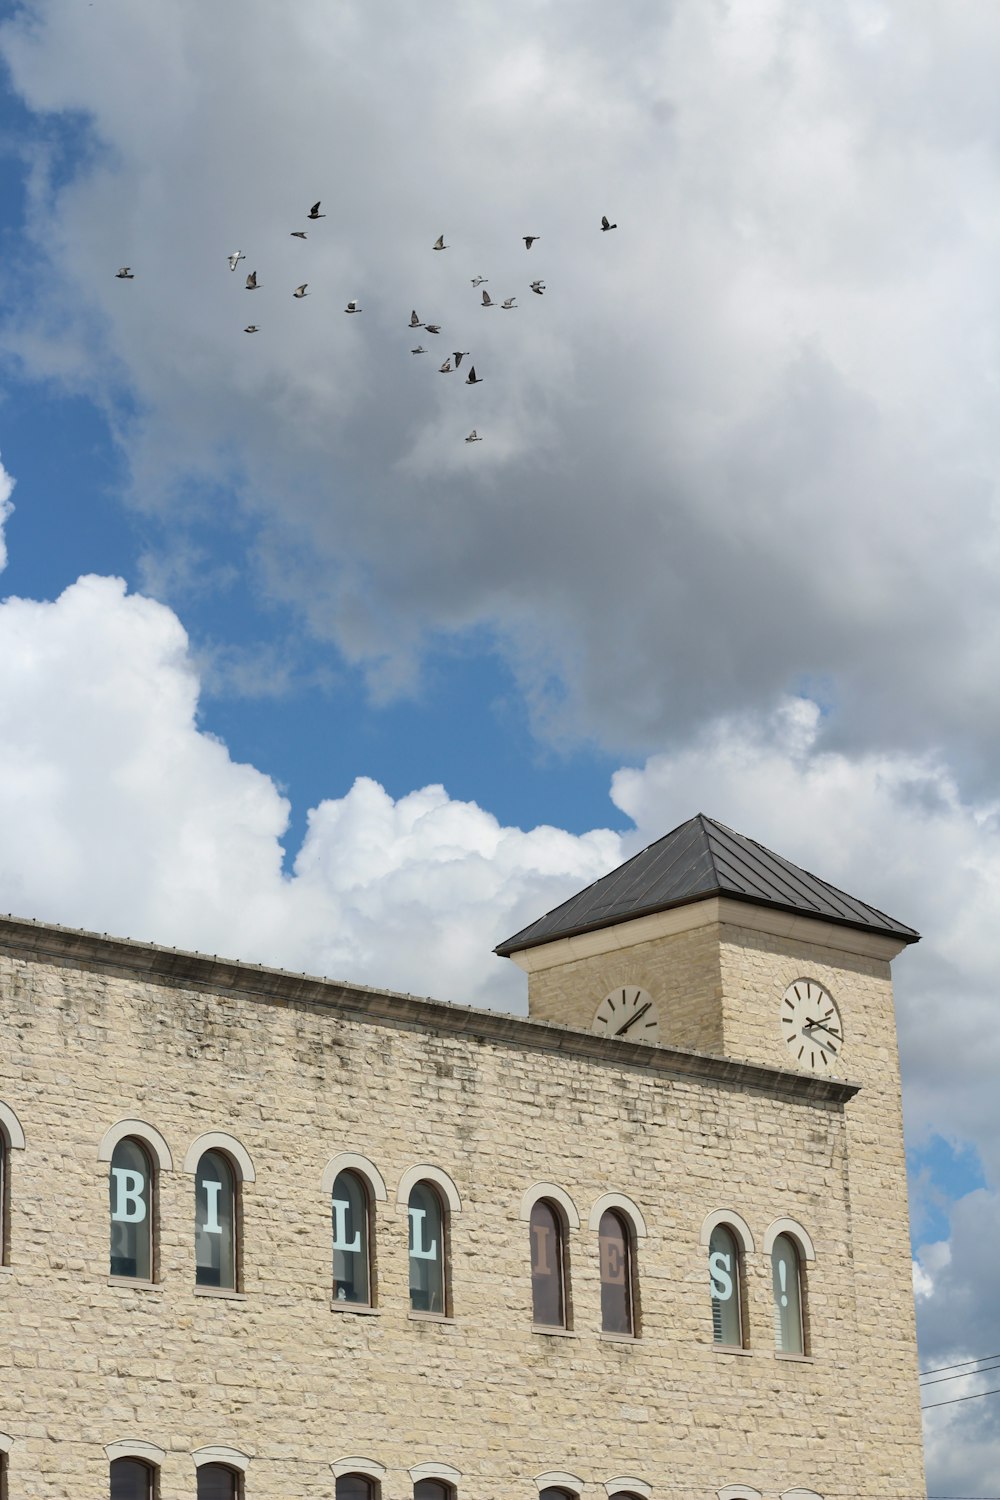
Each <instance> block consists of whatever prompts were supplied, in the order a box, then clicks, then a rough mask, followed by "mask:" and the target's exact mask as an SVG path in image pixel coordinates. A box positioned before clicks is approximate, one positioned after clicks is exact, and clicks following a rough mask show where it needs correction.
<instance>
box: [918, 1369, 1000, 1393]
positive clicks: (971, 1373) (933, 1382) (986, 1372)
mask: <svg viewBox="0 0 1000 1500" xmlns="http://www.w3.org/2000/svg"><path fill="white" fill-rule="evenodd" d="M991 1370H1000V1365H984V1366H983V1368H982V1369H981V1370H966V1371H965V1372H964V1374H961V1375H941V1376H940V1377H939V1378H938V1379H937V1380H925V1381H924V1382H923V1384H922V1385H921V1387H920V1389H921V1390H924V1389H925V1388H926V1387H927V1386H929V1385H944V1383H945V1381H946V1380H971V1379H972V1377H973V1376H974V1375H989V1373H990V1371H991Z"/></svg>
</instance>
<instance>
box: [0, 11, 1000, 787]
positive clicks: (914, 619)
mask: <svg viewBox="0 0 1000 1500" xmlns="http://www.w3.org/2000/svg"><path fill="white" fill-rule="evenodd" d="M0 50H2V53H3V56H4V58H5V59H6V62H7V65H8V67H9V69H10V74H11V78H12V81H13V84H14V87H15V89H16V90H17V91H18V93H19V94H20V96H21V97H22V98H23V99H24V101H25V102H26V103H27V105H28V106H29V108H30V109H32V110H33V111H35V112H36V114H37V115H39V116H40V117H45V116H48V115H59V114H60V113H62V112H66V111H77V112H79V113H78V114H76V115H74V130H75V131H76V132H77V134H79V131H80V129H81V128H87V129H88V131H89V133H87V134H86V136H85V137H84V138H85V140H86V145H87V149H86V150H85V151H84V152H82V153H78V154H76V155H75V156H73V157H72V158H71V159H69V160H67V159H66V158H61V159H60V161H59V175H58V176H54V175H53V173H52V171H50V170H48V169H47V167H46V159H45V155H44V149H43V145H42V144H41V143H40V144H39V148H38V156H37V168H36V177H35V186H34V194H33V197H32V200H31V208H30V230H31V233H32V235H33V237H34V242H35V244H34V249H33V252H32V255H33V259H32V263H31V270H32V278H31V282H30V284H26V285H25V287H24V296H23V297H21V298H19V312H18V314H17V318H16V320H14V321H12V323H11V325H10V326H9V327H8V330H7V331H8V335H9V337H10V339H11V340H12V341H13V345H14V347H15V348H17V349H18V350H19V351H20V353H21V355H22V357H23V358H24V359H25V361H26V362H27V365H28V367H29V368H30V369H32V370H33V371H36V372H39V373H46V374H47V373H56V374H58V375H59V376H60V378H62V379H65V380H67V381H69V382H70V383H72V382H73V381H74V380H75V381H76V382H77V383H78V385H79V386H80V387H81V388H86V389H87V390H88V391H90V392H92V393H93V394H94V395H95V396H96V397H97V398H98V399H100V400H102V401H104V402H105V403H106V404H107V407H108V410H109V412H110V413H111V415H112V419H113V420H114V422H115V424H116V430H117V431H118V433H119V434H120V438H121V441H122V443H123V445H124V447H125V449H126V451H127V454H128V456H129V459H130V462H131V464H132V469H133V474H134V479H135V495H136V499H137V501H141V503H142V504H144V505H146V506H147V507H150V508H152V509H153V510H159V511H160V513H162V514H166V515H169V535H170V537H171V538H172V539H173V540H175V541H176V542H177V545H179V546H180V547H181V548H182V549H183V546H184V543H183V539H182V537H181V532H182V531H183V528H184V524H185V516H186V515H187V516H189V517H190V516H191V515H192V514H193V513H194V512H196V510H197V505H196V503H195V502H194V501H193V500H192V499H191V495H190V492H189V491H186V490H185V488H184V481H185V479H189V478H191V477H195V478H197V479H199V480H202V481H204V480H209V481H212V482H215V483H219V484H224V485H229V486H231V487H232V497H233V498H232V503H233V505H234V506H236V507H238V508H239V510H240V511H241V513H242V517H243V519H244V520H245V521H247V522H249V524H250V526H251V527H252V528H253V530H254V534H255V536H256V539H257V549H256V556H257V565H258V568H259V581H260V582H261V584H262V586H264V587H266V588H267V589H268V590H270V591H271V592H272V593H273V594H276V595H282V596H286V597H288V598H289V599H290V600H291V602H292V603H293V605H294V606H295V608H296V609H297V610H299V611H300V613H301V616H302V618H303V619H304V620H305V621H306V622H307V623H308V625H309V627H310V628H311V629H312V631H313V632H315V634H316V635H317V636H319V637H320V638H324V639H327V640H329V641H330V642H331V643H332V644H333V645H334V646H335V647H336V648H337V649H338V650H339V651H340V652H342V653H343V654H344V655H345V656H346V657H347V658H349V659H350V660H351V661H353V662H357V663H360V664H362V665H363V666H365V667H366V669H368V670H369V671H370V673H371V674H372V680H373V684H374V685H375V687H376V689H377V691H378V692H380V693H383V694H388V693H392V692H398V691H401V690H409V689H410V688H411V687H412V681H413V674H414V666H415V663H416V661H418V660H419V655H420V652H421V649H422V648H423V646H424V645H426V642H427V641H428V640H430V639H432V638H436V636H437V635H438V633H440V632H445V633H447V632H458V631H463V630H465V629H467V628H469V627H471V626H474V625H478V626H485V627H487V628H488V629H489V630H490V631H492V632H493V636H494V639H495V640H496V642H497V645H498V649H501V650H502V651H504V652H505V653H506V655H507V656H508V659H509V660H510V661H511V662H512V663H513V665H514V667H515V670H516V671H517V673H518V674H519V678H520V681H521V683H522V687H523V689H524V692H525V694H526V695H527V697H528V699H529V701H530V702H531V703H532V705H533V706H534V709H535V712H536V722H537V724H538V725H539V726H540V727H543V728H544V729H545V731H546V732H548V733H550V734H569V735H578V734H586V735H589V736H591V737H594V738H597V739H601V740H603V741H604V743H605V744H611V745H614V746H622V747H628V748H629V749H630V750H633V751H634V750H635V749H636V748H637V747H638V748H640V749H643V748H645V749H648V748H656V747H659V746H661V745H663V744H664V743H672V744H678V743H682V742H683V741H684V740H685V739H690V738H691V737H692V736H693V735H695V734H696V733H697V732H698V729H699V728H700V727H701V726H703V725H705V724H708V723H711V722H713V721H714V720H715V719H716V718H717V717H718V715H719V714H720V713H724V712H729V711H732V710H734V709H739V708H745V709H751V708H756V707H760V706H761V705H770V706H771V707H775V706H776V705H777V704H778V703H779V702H780V701H781V699H782V697H783V695H785V694H786V693H787V692H788V691H789V690H801V689H803V688H805V689H806V690H807V691H809V692H811V693H814V694H816V695H818V696H819V697H821V698H822V699H823V701H824V702H825V703H827V704H828V705H831V706H835V708H836V714H835V715H831V716H830V717H829V718H828V719H827V720H825V721H824V727H825V729H826V732H827V733H828V734H829V735H830V737H831V741H832V742H835V743H840V744H842V745H844V746H866V745H867V746H870V745H873V744H875V745H887V744H904V745H906V744H909V745H919V744H922V743H923V742H925V741H926V740H927V739H928V738H929V737H932V738H933V739H935V740H936V741H938V740H939V741H940V742H942V743H943V744H945V745H946V747H947V749H948V753H949V755H950V757H951V758H952V760H953V763H954V764H955V766H956V768H957V769H959V770H961V771H962V772H963V774H965V775H969V774H970V772H974V773H975V774H976V775H977V776H978V777H979V778H980V779H981V781H982V782H983V783H984V784H986V783H988V782H989V781H990V779H991V778H992V776H993V774H994V770H993V767H992V765H991V764H990V763H989V762H988V758H987V757H986V756H985V755H983V754H981V753H980V748H979V747H980V746H981V745H982V743H983V740H984V737H988V738H990V739H992V738H995V736H996V733H997V730H998V729H1000V721H998V714H1000V708H998V702H997V699H996V695H990V694H984V693H983V692H982V691H981V689H980V684H981V682H982V681H983V673H984V671H985V670H987V669H988V668H989V667H990V666H991V664H992V663H993V662H994V661H995V660H996V659H997V655H998V650H1000V612H998V608H997V593H996V589H995V587H994V579H995V572H996V564H997V557H998V545H997V504H996V485H995V475H996V473H997V472H998V460H1000V451H998V443H1000V436H998V429H997V424H996V422H995V420H994V409H995V373H994V372H995V369H996V364H997V358H998V352H1000V351H998V347H997V340H998V337H1000V288H998V285H997V282H996V277H995V274H994V268H995V265H996V261H997V255H998V251H1000V245H998V238H1000V229H998V226H997V222H996V218H995V216H994V215H992V214H991V213H989V212H988V211H987V210H986V209H985V208H983V207H981V205H985V204H989V203H991V202H992V201H994V199H995V195H996V186H997V184H996V151H995V109H994V99H993V90H992V87H991V86H990V84H989V80H990V79H991V78H992V77H993V76H994V75H995V70H996V66H997V64H998V62H1000V19H998V18H997V16H996V15H995V14H992V13H990V12H988V11H986V10H984V9H982V8H978V9H977V8H975V7H968V6H966V7H950V8H946V9H942V8H941V7H939V6H935V5H932V4H930V3H929V0H917V3H910V0H908V3H906V4H905V5H903V4H893V3H890V0H886V3H885V4H877V3H874V0H872V3H869V0H853V3H851V4H847V5H841V6H836V7H819V6H813V7H803V6H801V5H799V4H797V3H795V0H767V3H763V0H762V3H758V4H752V5H740V6H666V7H656V6H652V7H651V6H645V7H634V8H633V9H632V10H631V11H630V12H629V16H628V18H627V20H625V21H624V22H623V20H622V18H621V17H619V16H617V15H616V16H614V17H613V18H612V16H611V14H610V12H609V11H608V10H607V7H606V6H604V5H602V4H600V3H598V0H594V3H589V4H585V5H582V6H578V7H575V8H574V9H573V12H572V14H570V13H569V12H567V11H564V10H561V9H560V8H559V7H548V8H544V9H541V10H540V9H539V7H538V6H537V5H534V4H531V3H530V0H513V3H510V4H505V5H503V6H502V7H500V6H498V5H493V4H483V5H480V6H476V7H474V8H472V9H470V10H468V11H461V12H456V11H455V9H454V7H438V6H425V7H421V8H420V11H419V14H418V13H417V12H413V14H412V15H406V14H404V15H401V16H400V15H395V14H394V22H393V25H392V26H391V27H386V25H385V22H384V15H383V14H382V11H381V10H380V8H379V7H378V6H372V5H370V4H361V3H355V4H345V5H343V6H340V7H338V8H337V10H336V12H333V11H331V8H330V7H329V6H328V5H325V4H323V3H322V0H303V3H301V4H299V5H297V6H296V7H295V8H294V12H293V13H289V14H286V13H285V12H281V13H280V14H279V13H278V12H276V11H275V9H274V8H273V7H272V6H269V5H267V4H266V3H261V0H250V3H247V4H246V5H244V6H243V7H242V8H241V12H240V26H239V28H236V29H234V28H233V27H232V26H231V25H230V24H229V21H228V19H227V18H226V17H225V16H223V15H222V14H221V13H219V14H215V13H214V12H212V13H208V14H206V11H205V7H204V6H200V5H197V4H195V3H194V0H178V3H177V4H175V5H172V6H170V7H159V8H149V7H136V6H134V5H130V4H128V3H127V0H106V3H104V4H102V5H101V6H99V7H91V8H87V7H80V6H78V5H75V4H72V3H70V0H44V3H40V4H38V5H37V6H35V7H34V8H33V9H32V10H31V11H30V12H29V11H27V10H25V11H23V12H21V13H20V14H19V15H17V16H15V17H14V19H13V20H11V21H9V22H8V23H7V24H6V25H5V26H4V27H3V28H2V29H0ZM265 62H266V65H262V64H264V63H265ZM154 74H155V76H157V77H158V78H159V79H161V81H162V86H161V87H159V88H158V89H157V90H156V91H154V92H155V97H154V96H153V95H152V94H151V93H150V91H149V90H148V89H144V88H143V87H142V85H141V82H140V80H142V79H143V78H147V77H149V76H152V75H154ZM331 78H334V79H336V86H335V87H330V86H329V81H330V79H331ZM331 142H332V143H333V145H332V146H331ZM317 196H321V197H325V199H326V203H325V206H326V207H327V209H328V210H329V214H330V217H329V218H328V219H326V220H325V221H321V222H320V224H318V225H316V226H314V232H312V231H311V237H310V240H309V241H308V242H307V243H306V244H304V245H303V244H301V243H299V242H295V241H292V240H291V239H290V238H289V230H290V229H291V228H293V227H296V226H297V225H298V224H299V223H300V222H303V220H302V215H303V212H304V209H305V207H306V206H307V205H308V204H309V203H310V202H311V201H313V199H314V198H315V197H317ZM604 211H607V212H609V213H610V214H611V216H612V217H613V218H615V219H617V221H618V222H619V225H620V227H619V229H618V230H617V231H616V232H615V233H613V234H610V235H602V234H601V233H600V232H599V231H598V229H597V224H598V218H599V215H600V214H601V213H602V212H604ZM442 229H445V230H446V231H447V237H448V239H449V242H450V243H451V245H452V248H451V249H450V250H449V251H447V252H445V253H444V254H443V255H434V254H433V253H432V252H431V251H430V245H431V243H432V241H433V240H434V238H435V237H436V236H437V235H438V234H439V233H440V232H441V231H442ZM527 232H536V233H539V234H541V235H542V238H541V240H540V241H539V243H538V244H537V245H535V246H534V248H533V249H532V251H531V252H530V260H529V258H528V256H527V255H526V253H525V251H524V249H523V246H522V245H521V242H520V239H519V236H520V235H521V234H523V233H527ZM237 245H239V246H240V247H242V248H244V249H246V250H247V252H248V254H249V255H250V256H251V261H252V265H253V268H256V269H257V270H258V272H259V275H260V281H261V287H262V290H261V291H260V292H259V293H256V294H254V296H255V300H254V319H255V321H256V322H258V323H259V324H260V325H261V327H262V332H261V334H260V335H259V336H257V337H256V338H255V339H254V340H252V341H250V340H245V339H244V338H243V335H242V333H241V332H240V329H241V327H242V324H243V323H244V322H245V321H246V319H247V308H246V304H247V302H248V301H249V300H250V298H249V296H248V294H247V293H246V292H244V291H243V289H242V286H241V284H240V278H239V277H238V276H237V277H231V276H230V273H229V271H228V269H227V267H226V264H225V255H226V254H227V253H228V252H229V251H230V250H231V249H233V248H235V247H236V246H237ZM122 260H128V261H130V262H132V263H133V264H134V267H135V270H136V280H135V282H134V283H116V282H115V280H114V277H113V274H112V273H113V269H114V268H115V267H116V266H117V265H118V264H119V263H121V261H122ZM251 261H248V262H247V265H251ZM40 263H42V264H44V265H45V274H44V275H39V274H38V265H39V264H40ZM303 266H305V267H308V269H307V270H303V269H302V267H303ZM529 272H530V274H531V275H532V276H534V275H543V276H545V277H546V279H547V283H548V287H549V291H548V293H547V294H546V296H545V297H544V298H535V297H531V296H530V295H529V294H528V292H527V280H528V276H529ZM477 273H478V274H482V275H485V276H489V277H490V285H491V288H492V289H493V290H494V291H497V292H500V293H501V294H503V293H506V292H516V293H519V294H520V300H521V301H522V303H524V304H525V305H523V306H522V307H521V308H520V310H519V311H518V312H517V313H516V314H512V315H508V314H505V313H499V312H494V313H485V312H483V311H482V310H481V309H480V308H478V307H477V306H476V305H475V298H474V294H473V293H472V292H471V288H470V287H469V285H468V280H469V277H471V276H472V275H474V274H477ZM304 278H305V279H308V280H309V283H310V296H309V298H308V299H307V300H306V301H304V302H303V303H301V304H293V303H292V301H291V297H290V292H291V288H292V287H293V286H294V285H295V284H296V283H297V282H298V281H300V280H302V279H304ZM352 295H358V296H360V297H361V300H362V302H363V305H364V306H365V312H364V314H363V316H361V317H358V318H353V319H347V318H344V317H343V315H342V312H341V308H342V307H343V304H344V301H345V299H346V298H347V297H348V296H352ZM412 306H416V307H418V308H419V309H420V311H421V313H422V315H423V316H425V317H427V316H432V315H433V316H435V317H436V318H437V319H438V320H439V321H440V322H441V323H442V324H443V325H444V327H445V334H444V338H445V340H446V342H447V343H448V345H449V347H450V346H451V344H452V336H453V335H454V339H455V341H456V347H458V346H459V344H460V345H461V347H469V348H470V349H474V350H475V353H476V358H477V360H478V361H479V363H478V366H477V367H478V368H479V370H480V373H481V374H484V375H485V376H486V380H485V382H484V384H483V385H482V386H481V387H477V388H476V389H475V390H474V391H471V392H470V391H468V390H467V389H465V388H464V387H460V386H458V385H457V384H453V383H450V382H448V381H447V380H445V379H439V378H438V377H437V375H436V373H431V372H433V366H431V372H429V371H428V369H426V368H425V367H424V366H425V365H426V361H421V360H420V359H417V360H413V359H411V357H410V356H409V354H408V353H407V348H408V345H409V342H410V340H409V335H408V333H407V330H406V327H405V324H406V320H407V318H408V314H409V309H410V308H411V307H412ZM431 342H433V340H431ZM251 344H252V347H250V345H251ZM473 425H476V426H477V427H478V428H479V430H480V431H481V432H483V433H484V437H485V441H484V442H483V443H482V444H477V445H475V446H474V447H472V448H470V449H467V448H466V447H465V445H464V444H463V443H462V437H463V436H464V434H465V432H467V431H468V429H469V428H470V427H471V426H473ZM178 432H183V434H184V437H183V441H182V442H178V441H177V434H178ZM202 493H203V491H202ZM163 547H164V549H168V543H166V542H164V544H163ZM169 571H170V569H169V563H168V561H164V563H163V565H162V567H161V576H164V577H165V576H168V575H169ZM957 597H961V599H962V601H963V607H962V608H961V609H957V608H956V607H955V599H956V598H957ZM552 682H555V683H556V684H557V691H556V692H555V693H554V694H553V693H552V692H550V691H549V685H550V684H551V683H552ZM838 737H839V738H838Z"/></svg>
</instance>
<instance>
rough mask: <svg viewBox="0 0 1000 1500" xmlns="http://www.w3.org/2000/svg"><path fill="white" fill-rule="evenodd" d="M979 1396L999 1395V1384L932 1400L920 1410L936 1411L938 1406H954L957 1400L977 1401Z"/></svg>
mask: <svg viewBox="0 0 1000 1500" xmlns="http://www.w3.org/2000/svg"><path fill="white" fill-rule="evenodd" d="M980 1396H1000V1385H998V1386H997V1387H996V1389H995V1390H992V1391H975V1392H973V1394H972V1395H971V1396H952V1398H951V1400H950V1401H932V1402H931V1404H930V1406H922V1407H921V1408H920V1410H921V1411H936V1410H937V1408H938V1407H939V1406H955V1405H956V1403H957V1402H959V1401H978V1400H979V1398H980Z"/></svg>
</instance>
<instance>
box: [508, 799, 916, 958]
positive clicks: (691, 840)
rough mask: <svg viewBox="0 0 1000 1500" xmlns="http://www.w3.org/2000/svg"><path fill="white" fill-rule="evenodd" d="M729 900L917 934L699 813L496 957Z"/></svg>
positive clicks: (908, 937)
mask: <svg viewBox="0 0 1000 1500" xmlns="http://www.w3.org/2000/svg"><path fill="white" fill-rule="evenodd" d="M709 896H727V897H729V898H730V899H731V900H735V901H747V902H749V903H750V904H751V905H753V906H770V907H774V908H776V909H777V910H778V911H785V912H792V913H795V914H796V915H798V916H806V917H816V918H818V919H819V920H820V921H824V922H838V923H840V924H841V926H844V927H854V928H857V929H860V930H861V931H862V932H878V933H882V934H884V935H886V936H889V937H894V938H897V939H898V940H899V941H900V942H903V943H915V942H917V941H918V939H919V937H920V934H919V932H917V931H915V929H914V928H912V927H907V926H905V924H904V923H902V922H897V921H895V920H894V919H893V918H892V917H889V916H886V914H885V912H883V911H879V910H878V909H877V908H876V907H874V906H869V905H867V903H866V902H864V901H858V900H857V899H856V898H855V897H854V896H848V895H847V894H846V892H845V891H841V890H838V889H837V887H836V886H834V885H829V884H828V883H827V881H825V880H820V878H819V876H818V875H811V874H810V873H809V871H808V870H803V869H801V868H800V867H799V866H798V865H793V864H792V863H791V861H790V860H787V859H782V857H781V855H780V854H775V853H773V852H772V850H770V849H765V848H764V845H763V844H758V843H756V842H755V840H753V839H748V838H745V837H744V835H743V834H741V833H736V832H735V831H734V830H733V829H732V828H727V827H726V826H725V824H724V823H717V822H716V821H715V819H714V818H706V817H705V815H704V813H698V815H697V816H696V817H694V818H689V819H688V821H687V822H686V823H681V825H680V826H679V827H678V828H675V829H674V830H673V832H672V833H668V834H665V835H664V837H663V838H661V839H657V840H656V842H655V844H650V845H649V847H648V848H647V849H643V850H642V852H641V853H639V854H634V855H633V856H632V858H631V859H628V860H626V861H625V863H624V864H623V865H619V867H618V869H617V870H612V871H611V873H610V874H608V875H602V876H601V878H600V880H595V881H594V883H593V885H588V886H587V888H586V889H585V890H582V891H580V892H578V893H577V895H575V896H571V897H570V898H569V900H568V901H564V902H563V904H562V905H561V906H557V907H555V909H554V910H553V911H550V912H548V913H547V914H546V915H545V916H544V917H539V918H538V920H537V921H536V922H532V923H531V924H530V925H529V926H528V927H524V928H522V929H521V931H520V932H516V933H515V934H514V936H513V937H510V938H507V940H506V941H505V942H503V943H499V944H498V945H497V947H496V949H495V950H494V951H495V952H496V953H499V954H500V955H501V957H504V958H507V957H509V956H510V955H511V954H512V953H517V952H519V951H520V950H522V949H524V948H536V947H538V946H539V945H540V944H542V943H550V942H552V941H553V940H554V939H556V938H565V937H572V936H574V935H575V934H576V933H580V932H593V931H594V930H596V929H597V928H600V927H613V926H615V924H616V923H618V922H628V921H630V920H631V919H632V918H634V917H645V916H649V915H650V914H651V913H652V912H658V911H666V910H668V909H669V908H670V907H672V906H687V905H690V904H691V903H692V902H694V901H704V900H706V899H707V898H708V897H709Z"/></svg>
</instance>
